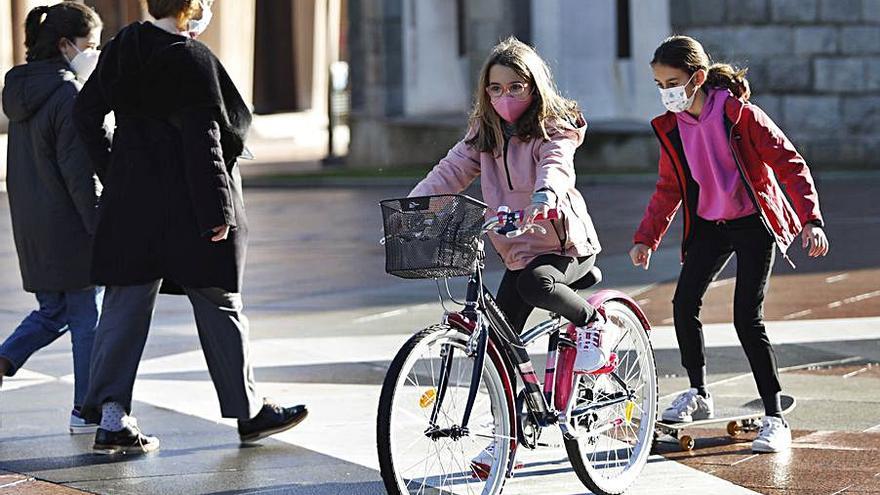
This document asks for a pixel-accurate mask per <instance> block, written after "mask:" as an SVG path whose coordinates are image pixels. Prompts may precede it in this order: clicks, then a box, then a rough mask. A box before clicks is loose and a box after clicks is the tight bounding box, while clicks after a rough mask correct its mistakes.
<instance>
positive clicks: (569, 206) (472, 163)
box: [409, 37, 613, 372]
mask: <svg viewBox="0 0 880 495" xmlns="http://www.w3.org/2000/svg"><path fill="white" fill-rule="evenodd" d="M474 102H475V103H474V108H473V110H472V112H471V116H470V121H469V127H468V131H467V133H466V135H465V137H464V138H463V139H462V140H461V141H459V142H458V143H457V144H456V145H455V146H453V147H452V149H451V150H450V151H449V153H448V154H447V155H446V157H445V158H443V159H442V160H440V163H438V164H437V166H435V167H434V169H433V170H431V172H429V173H428V175H427V177H425V178H424V179H423V180H422V181H421V182H420V183H419V184H418V185H416V187H415V188H414V189H413V190H412V191H411V192H410V194H409V196H410V197H413V196H430V195H435V194H445V193H459V192H461V191H463V190H464V189H466V188H467V187H468V186H469V185H470V183H471V182H473V180H474V179H476V178H477V176H480V185H481V189H482V193H483V200H484V201H485V202H486V203H487V205H488V207H489V214H492V213H493V212H495V211H496V210H497V209H498V208H499V207H501V206H508V207H510V208H511V209H512V210H520V209H525V211H526V220H525V221H524V223H523V225H525V226H529V225H534V223H535V218H536V217H538V216H539V215H544V214H546V213H547V212H548V211H549V210H550V209H551V208H558V209H559V210H560V211H561V213H562V215H561V218H560V220H549V221H547V224H548V225H547V227H549V228H548V229H547V230H548V231H551V232H550V233H547V234H543V233H540V232H535V231H534V230H533V231H531V232H527V233H525V234H523V235H521V236H518V237H515V238H507V237H505V236H503V235H499V234H497V233H494V232H493V233H492V234H490V236H491V237H490V238H491V240H492V244H493V245H494V246H495V249H496V250H497V251H498V254H499V255H501V258H502V260H503V261H504V265H505V266H506V268H507V271H506V272H505V273H504V278H503V279H502V280H501V285H500V287H499V288H498V296H497V302H498V305H499V306H500V307H501V309H502V311H504V314H505V315H506V316H507V318H508V320H509V322H510V324H511V326H512V327H513V329H514V330H516V331H517V332H521V331H522V330H523V327H524V326H525V323H526V320H527V319H528V317H529V314H530V313H531V312H532V310H533V309H534V308H536V307H538V308H542V309H546V310H548V311H552V312H554V313H556V314H559V315H561V316H563V317H565V318H566V319H568V320H569V321H570V322H572V323H573V324H574V325H575V326H577V327H578V351H579V352H578V360H577V363H576V365H575V369H576V370H578V371H584V372H588V371H592V370H595V369H598V368H600V367H601V366H603V365H604V364H605V362H606V360H607V357H608V356H607V354H608V352H609V350H608V345H610V344H612V343H613V342H610V341H611V340H612V339H607V338H606V339H603V338H602V334H603V329H604V327H603V325H601V322H602V321H604V319H603V317H602V316H601V315H600V314H599V313H598V312H597V311H596V309H595V308H593V307H592V306H590V304H589V303H587V302H586V301H585V300H584V298H583V297H580V296H578V295H577V293H576V292H575V291H574V290H572V289H571V288H569V285H571V284H573V283H574V282H576V281H578V280H579V279H581V278H583V277H584V276H585V275H587V273H588V272H589V271H590V269H591V268H592V267H593V265H594V263H595V261H596V255H597V254H598V253H599V251H600V250H601V247H600V245H599V240H598V236H597V234H596V229H595V228H594V227H593V222H592V220H591V219H590V215H589V213H587V205H586V203H585V202H584V199H583V197H582V196H581V194H580V192H578V190H577V189H576V188H575V170H574V153H575V150H576V149H577V147H578V146H580V144H581V143H582V142H583V139H584V133H585V132H586V129H587V124H586V122H585V121H584V118H583V115H582V114H581V112H580V110H579V109H578V105H577V103H576V102H574V101H572V100H568V99H566V98H564V97H562V96H560V95H559V93H558V91H557V89H556V84H555V83H554V81H553V78H552V75H551V73H550V69H549V68H548V67H547V64H546V63H545V62H544V61H543V60H542V59H541V57H540V56H539V55H538V54H537V53H536V52H535V50H533V49H532V48H531V47H530V46H528V45H526V44H525V43H522V42H520V41H519V40H517V39H516V38H513V37H511V38H508V39H507V40H504V41H502V42H501V43H499V44H498V45H496V46H495V47H494V48H493V49H492V52H491V53H490V54H489V57H488V59H487V60H486V62H485V63H484V64H483V68H482V70H481V71H480V76H479V79H478V81H477V89H476V92H475V95H474ZM596 342H602V343H603V344H605V345H598V346H597V345H595V343H596Z"/></svg>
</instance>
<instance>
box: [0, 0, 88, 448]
mask: <svg viewBox="0 0 880 495" xmlns="http://www.w3.org/2000/svg"><path fill="white" fill-rule="evenodd" d="M101 29H102V24H101V19H100V17H98V14H97V13H95V11H94V10H92V9H91V8H90V7H87V6H85V5H83V4H81V3H78V2H61V3H59V4H56V5H53V6H51V7H48V6H41V7H35V8H34V9H33V10H31V11H30V13H29V14H28V16H27V19H26V21H25V46H26V47H27V63H26V64H23V65H19V66H16V67H13V68H12V70H10V71H9V72H8V73H7V74H6V84H5V85H4V87H3V111H4V113H5V114H6V115H7V116H8V117H9V157H8V159H9V165H8V168H7V181H6V185H7V191H8V194H9V210H10V213H11V214H12V233H13V236H14V237H15V248H16V251H17V252H18V261H19V267H20V268H21V278H22V282H23V285H24V289H25V290H26V291H28V292H33V293H34V295H35V296H36V298H37V302H38V303H39V308H38V309H37V310H36V311H33V312H32V313H31V314H30V315H28V316H27V318H25V319H24V321H22V322H21V324H20V325H19V326H18V328H16V329H15V332H13V334H12V335H11V336H10V337H9V338H8V339H7V340H6V341H5V342H4V343H3V345H0V382H2V378H3V376H13V375H15V374H16V372H17V371H18V370H19V369H21V367H22V366H24V364H25V362H26V361H27V360H28V358H30V356H31V355H32V354H33V353H34V352H36V351H37V350H39V349H42V348H43V347H46V346H47V345H49V344H51V343H52V342H54V341H55V340H56V339H58V338H59V337H61V336H62V335H64V334H65V333H66V332H67V331H68V330H69V331H70V339H71V342H72V344H73V375H74V394H73V410H72V411H71V413H70V432H71V433H89V432H94V431H95V429H96V427H97V426H96V425H95V424H92V423H89V422H88V421H86V420H84V419H83V418H82V416H81V414H80V408H81V407H82V405H83V401H84V399H85V395H86V390H87V389H88V386H89V367H90V364H91V354H92V345H93V343H94V340H95V327H96V325H97V323H98V315H99V313H100V307H101V298H102V294H103V291H102V289H101V288H99V287H95V286H94V285H92V282H91V277H90V276H89V271H90V267H91V260H92V256H91V251H92V236H93V234H94V232H95V221H96V209H95V208H96V204H97V198H98V191H99V184H98V181H97V178H96V177H95V173H94V167H93V166H92V163H91V161H90V160H89V158H88V154H87V153H86V148H85V146H84V145H83V143H82V141H81V140H80V139H79V137H78V136H77V135H76V131H75V130H74V127H73V125H72V124H71V121H72V119H73V108H74V102H75V101H76V99H77V97H78V94H79V90H80V88H81V87H82V83H83V82H85V80H86V79H88V77H89V75H90V74H91V73H92V71H93V70H94V68H95V64H96V63H97V61H98V50H97V49H96V47H97V46H98V43H99V41H100V39H101Z"/></svg>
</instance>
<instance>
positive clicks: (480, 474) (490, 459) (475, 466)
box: [471, 442, 524, 480]
mask: <svg viewBox="0 0 880 495" xmlns="http://www.w3.org/2000/svg"><path fill="white" fill-rule="evenodd" d="M494 463H495V442H492V443H490V444H489V445H488V446H486V448H485V449H483V450H482V452H480V453H479V454H477V455H476V457H474V458H473V459H471V474H472V476H473V477H474V478H480V479H481V480H484V479H486V478H488V477H489V473H490V472H492V465H493V464H494ZM523 465H524V464H523V463H522V462H520V461H516V464H514V466H513V469H522V467H523ZM504 469H507V467H506V466H505V468H504Z"/></svg>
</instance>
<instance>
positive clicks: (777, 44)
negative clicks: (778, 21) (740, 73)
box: [729, 26, 794, 57]
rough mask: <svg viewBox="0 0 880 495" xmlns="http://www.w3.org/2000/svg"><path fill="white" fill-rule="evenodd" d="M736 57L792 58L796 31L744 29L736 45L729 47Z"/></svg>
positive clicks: (739, 32)
mask: <svg viewBox="0 0 880 495" xmlns="http://www.w3.org/2000/svg"><path fill="white" fill-rule="evenodd" d="M729 50H730V51H731V52H732V53H733V54H734V55H736V56H746V57H751V56H760V57H771V56H790V55H791V54H792V53H793V52H794V30H793V28H791V27H788V26H761V27H750V26H748V27H742V28H738V29H737V33H736V44H735V45H733V46H730V47H729Z"/></svg>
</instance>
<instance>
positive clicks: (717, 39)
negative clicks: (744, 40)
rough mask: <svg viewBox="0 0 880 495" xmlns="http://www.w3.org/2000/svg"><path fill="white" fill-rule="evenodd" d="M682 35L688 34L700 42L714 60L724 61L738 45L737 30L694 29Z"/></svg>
mask: <svg viewBox="0 0 880 495" xmlns="http://www.w3.org/2000/svg"><path fill="white" fill-rule="evenodd" d="M681 34H686V35H688V36H691V37H693V38H695V39H696V40H697V41H699V42H700V43H701V44H702V45H703V48H705V49H706V51H707V52H708V53H709V55H711V56H712V57H713V58H719V57H720V58H719V59H720V60H724V57H727V56H728V54H729V53H730V48H731V47H732V46H733V45H734V44H735V43H736V28H731V27H720V28H692V29H688V30H686V31H684V32H682V33H681Z"/></svg>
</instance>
